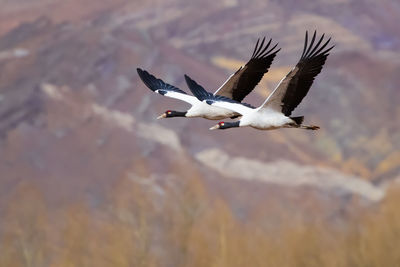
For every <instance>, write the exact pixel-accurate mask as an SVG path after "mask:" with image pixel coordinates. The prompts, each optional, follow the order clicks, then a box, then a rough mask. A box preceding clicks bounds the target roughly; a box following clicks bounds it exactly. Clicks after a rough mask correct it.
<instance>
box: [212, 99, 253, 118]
mask: <svg viewBox="0 0 400 267" xmlns="http://www.w3.org/2000/svg"><path fill="white" fill-rule="evenodd" d="M211 106H216V107H220V108H226V109H229V110H232V111H234V112H237V113H239V114H242V115H246V114H249V113H251V112H254V109H252V108H249V107H246V106H243V105H242V104H237V103H230V102H225V101H215V102H213V103H212V104H211Z"/></svg>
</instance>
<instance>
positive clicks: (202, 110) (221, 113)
mask: <svg viewBox="0 0 400 267" xmlns="http://www.w3.org/2000/svg"><path fill="white" fill-rule="evenodd" d="M235 115H238V114H237V113H236V112H234V111H232V110H230V109H226V108H220V107H214V106H211V105H208V104H206V103H204V102H200V101H198V102H197V103H196V104H194V105H193V106H192V107H191V108H190V109H189V110H188V111H187V113H186V117H188V118H194V117H201V118H205V119H209V120H221V119H225V118H230V117H233V116H235Z"/></svg>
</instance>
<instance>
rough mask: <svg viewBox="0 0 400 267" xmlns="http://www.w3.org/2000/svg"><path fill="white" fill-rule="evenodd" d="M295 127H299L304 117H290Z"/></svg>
mask: <svg viewBox="0 0 400 267" xmlns="http://www.w3.org/2000/svg"><path fill="white" fill-rule="evenodd" d="M290 118H291V119H292V120H293V121H294V122H295V123H296V124H297V125H299V126H300V125H301V124H302V123H303V121H304V116H300V117H290Z"/></svg>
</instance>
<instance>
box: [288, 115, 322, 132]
mask: <svg viewBox="0 0 400 267" xmlns="http://www.w3.org/2000/svg"><path fill="white" fill-rule="evenodd" d="M290 118H291V119H292V120H293V121H294V122H295V123H296V124H295V126H294V127H297V128H301V129H305V130H313V131H315V130H319V129H320V128H319V126H316V125H303V124H302V123H303V121H304V116H300V117H290Z"/></svg>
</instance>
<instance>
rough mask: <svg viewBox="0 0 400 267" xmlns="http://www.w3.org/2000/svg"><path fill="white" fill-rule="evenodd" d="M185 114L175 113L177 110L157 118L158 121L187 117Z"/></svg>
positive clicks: (169, 111)
mask: <svg viewBox="0 0 400 267" xmlns="http://www.w3.org/2000/svg"><path fill="white" fill-rule="evenodd" d="M185 116H186V111H185V112H180V111H175V110H167V111H165V112H164V113H163V114H161V115H160V116H158V117H157V119H158V120H159V119H164V118H172V117H185Z"/></svg>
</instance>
